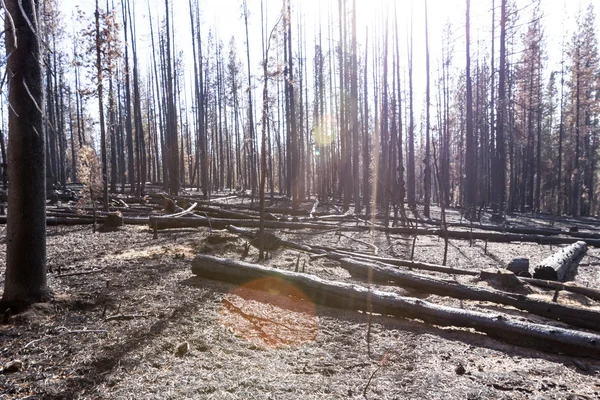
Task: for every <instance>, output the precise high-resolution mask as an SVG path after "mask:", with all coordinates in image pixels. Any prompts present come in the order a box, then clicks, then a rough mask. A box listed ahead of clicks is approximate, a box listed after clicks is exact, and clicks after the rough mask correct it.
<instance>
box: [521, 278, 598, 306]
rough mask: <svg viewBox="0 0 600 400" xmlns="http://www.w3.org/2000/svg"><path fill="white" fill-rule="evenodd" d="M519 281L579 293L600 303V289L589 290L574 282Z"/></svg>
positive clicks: (522, 279)
mask: <svg viewBox="0 0 600 400" xmlns="http://www.w3.org/2000/svg"><path fill="white" fill-rule="evenodd" d="M519 279H520V280H521V281H523V282H527V283H529V284H530V285H534V286H538V287H542V288H548V289H555V290H564V291H566V292H571V293H578V294H582V295H584V296H586V297H589V298H590V299H594V300H597V301H600V290H598V289H592V288H587V287H583V286H578V285H576V284H574V283H572V282H568V283H563V282H555V281H548V280H543V279H535V278H524V277H519Z"/></svg>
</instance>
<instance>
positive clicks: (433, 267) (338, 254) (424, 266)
mask: <svg viewBox="0 0 600 400" xmlns="http://www.w3.org/2000/svg"><path fill="white" fill-rule="evenodd" d="M321 248H322V249H328V248H325V247H317V249H321ZM328 250H329V249H328ZM330 250H332V251H329V252H328V253H327V257H328V258H331V259H334V260H340V259H342V258H348V257H350V258H353V259H356V258H359V259H360V258H362V259H364V260H369V261H378V262H382V263H385V264H390V265H395V266H397V267H406V268H411V269H420V270H423V271H434V272H442V273H445V274H451V275H469V276H478V275H479V272H476V271H469V270H466V269H460V268H452V267H446V266H444V265H438V264H431V263H426V262H418V261H410V260H401V259H398V258H389V257H378V256H372V255H369V254H358V253H351V252H349V251H343V250H335V249H330Z"/></svg>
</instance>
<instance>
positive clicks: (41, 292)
mask: <svg viewBox="0 0 600 400" xmlns="http://www.w3.org/2000/svg"><path fill="white" fill-rule="evenodd" d="M5 4H6V16H5V20H4V21H5V40H6V54H7V56H10V57H7V60H8V61H7V69H8V71H9V74H8V79H9V82H10V84H9V85H8V87H9V92H8V101H9V103H10V104H11V110H10V111H9V113H8V125H9V137H8V150H9V151H8V153H9V154H8V155H9V159H8V176H9V182H10V183H9V185H10V188H9V191H8V202H9V203H10V213H9V215H8V221H7V234H6V238H7V239H6V240H7V248H6V279H5V282H4V293H3V297H2V301H3V302H5V303H6V304H7V305H8V306H12V304H23V303H25V304H28V303H33V302H36V301H41V300H46V299H48V298H49V295H50V291H49V289H48V286H47V283H46V159H45V155H46V154H45V144H44V135H43V134H42V133H43V117H42V110H41V109H40V105H42V104H44V103H43V84H42V67H41V64H40V59H41V51H40V43H39V39H38V38H39V31H38V26H37V23H38V20H39V16H38V3H36V2H32V1H26V2H23V3H21V2H20V1H18V0H8V1H6V3H5ZM32 29H33V30H32Z"/></svg>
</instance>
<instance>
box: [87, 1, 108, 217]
mask: <svg viewBox="0 0 600 400" xmlns="http://www.w3.org/2000/svg"><path fill="white" fill-rule="evenodd" d="M94 15H95V19H96V71H97V75H96V79H97V80H98V82H97V84H98V108H99V110H98V112H99V116H98V118H99V120H100V153H101V157H102V203H103V204H102V209H103V210H104V211H105V212H107V211H108V160H107V155H106V127H105V125H104V103H103V101H102V97H103V91H104V84H103V82H102V81H103V79H104V75H103V73H102V71H103V69H102V54H101V53H102V49H101V45H102V43H101V39H100V9H99V8H98V0H96V12H95V14H94ZM90 184H91V183H90ZM92 201H95V199H92Z"/></svg>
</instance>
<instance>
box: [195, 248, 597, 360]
mask: <svg viewBox="0 0 600 400" xmlns="http://www.w3.org/2000/svg"><path fill="white" fill-rule="evenodd" d="M192 273H194V274H195V275H197V276H200V277H203V278H207V279H215V280H221V281H225V282H230V283H235V284H245V283H248V282H250V281H256V280H260V279H264V278H274V279H282V280H284V281H286V282H287V283H288V284H290V285H293V286H295V287H296V288H297V289H299V290H300V291H302V293H304V295H305V296H306V298H307V299H309V300H311V301H313V302H314V303H316V304H320V305H324V306H328V307H335V308H339V309H343V310H361V311H371V312H374V313H378V314H383V315H393V316H397V317H403V318H411V319H418V320H422V321H424V322H426V323H430V324H434V325H439V326H456V327H468V328H473V329H475V330H477V331H479V332H483V333H486V334H488V335H489V336H491V337H494V338H497V339H499V340H502V341H505V342H509V343H513V344H517V345H520V346H527V347H535V348H538V349H542V350H545V351H551V352H555V353H563V354H569V355H573V356H584V357H593V358H597V359H600V335H596V334H593V333H587V332H580V331H576V330H570V329H564V328H559V327H554V326H547V325H542V324H534V323H528V322H521V321H515V320H513V319H510V318H509V317H508V316H506V315H502V314H493V315H490V314H484V313H481V312H476V311H468V310H463V309H458V308H453V307H446V306H441V305H436V304H433V303H430V302H426V301H423V300H419V299H416V298H412V297H403V296H399V295H396V294H395V293H390V292H383V291H377V290H370V289H368V288H366V287H363V286H358V285H353V284H348V283H342V282H333V281H326V280H324V279H321V278H318V277H315V276H310V275H305V274H300V273H294V272H289V271H282V270H277V269H273V268H269V267H265V266H261V265H256V264H249V263H245V262H241V261H234V260H229V259H224V258H218V257H213V256H208V255H204V254H199V255H198V256H196V258H194V260H193V262H192ZM272 284H273V282H271V285H272ZM268 287H271V288H272V286H269V284H268V283H267V286H266V287H265V290H266V289H267V288H268Z"/></svg>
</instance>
